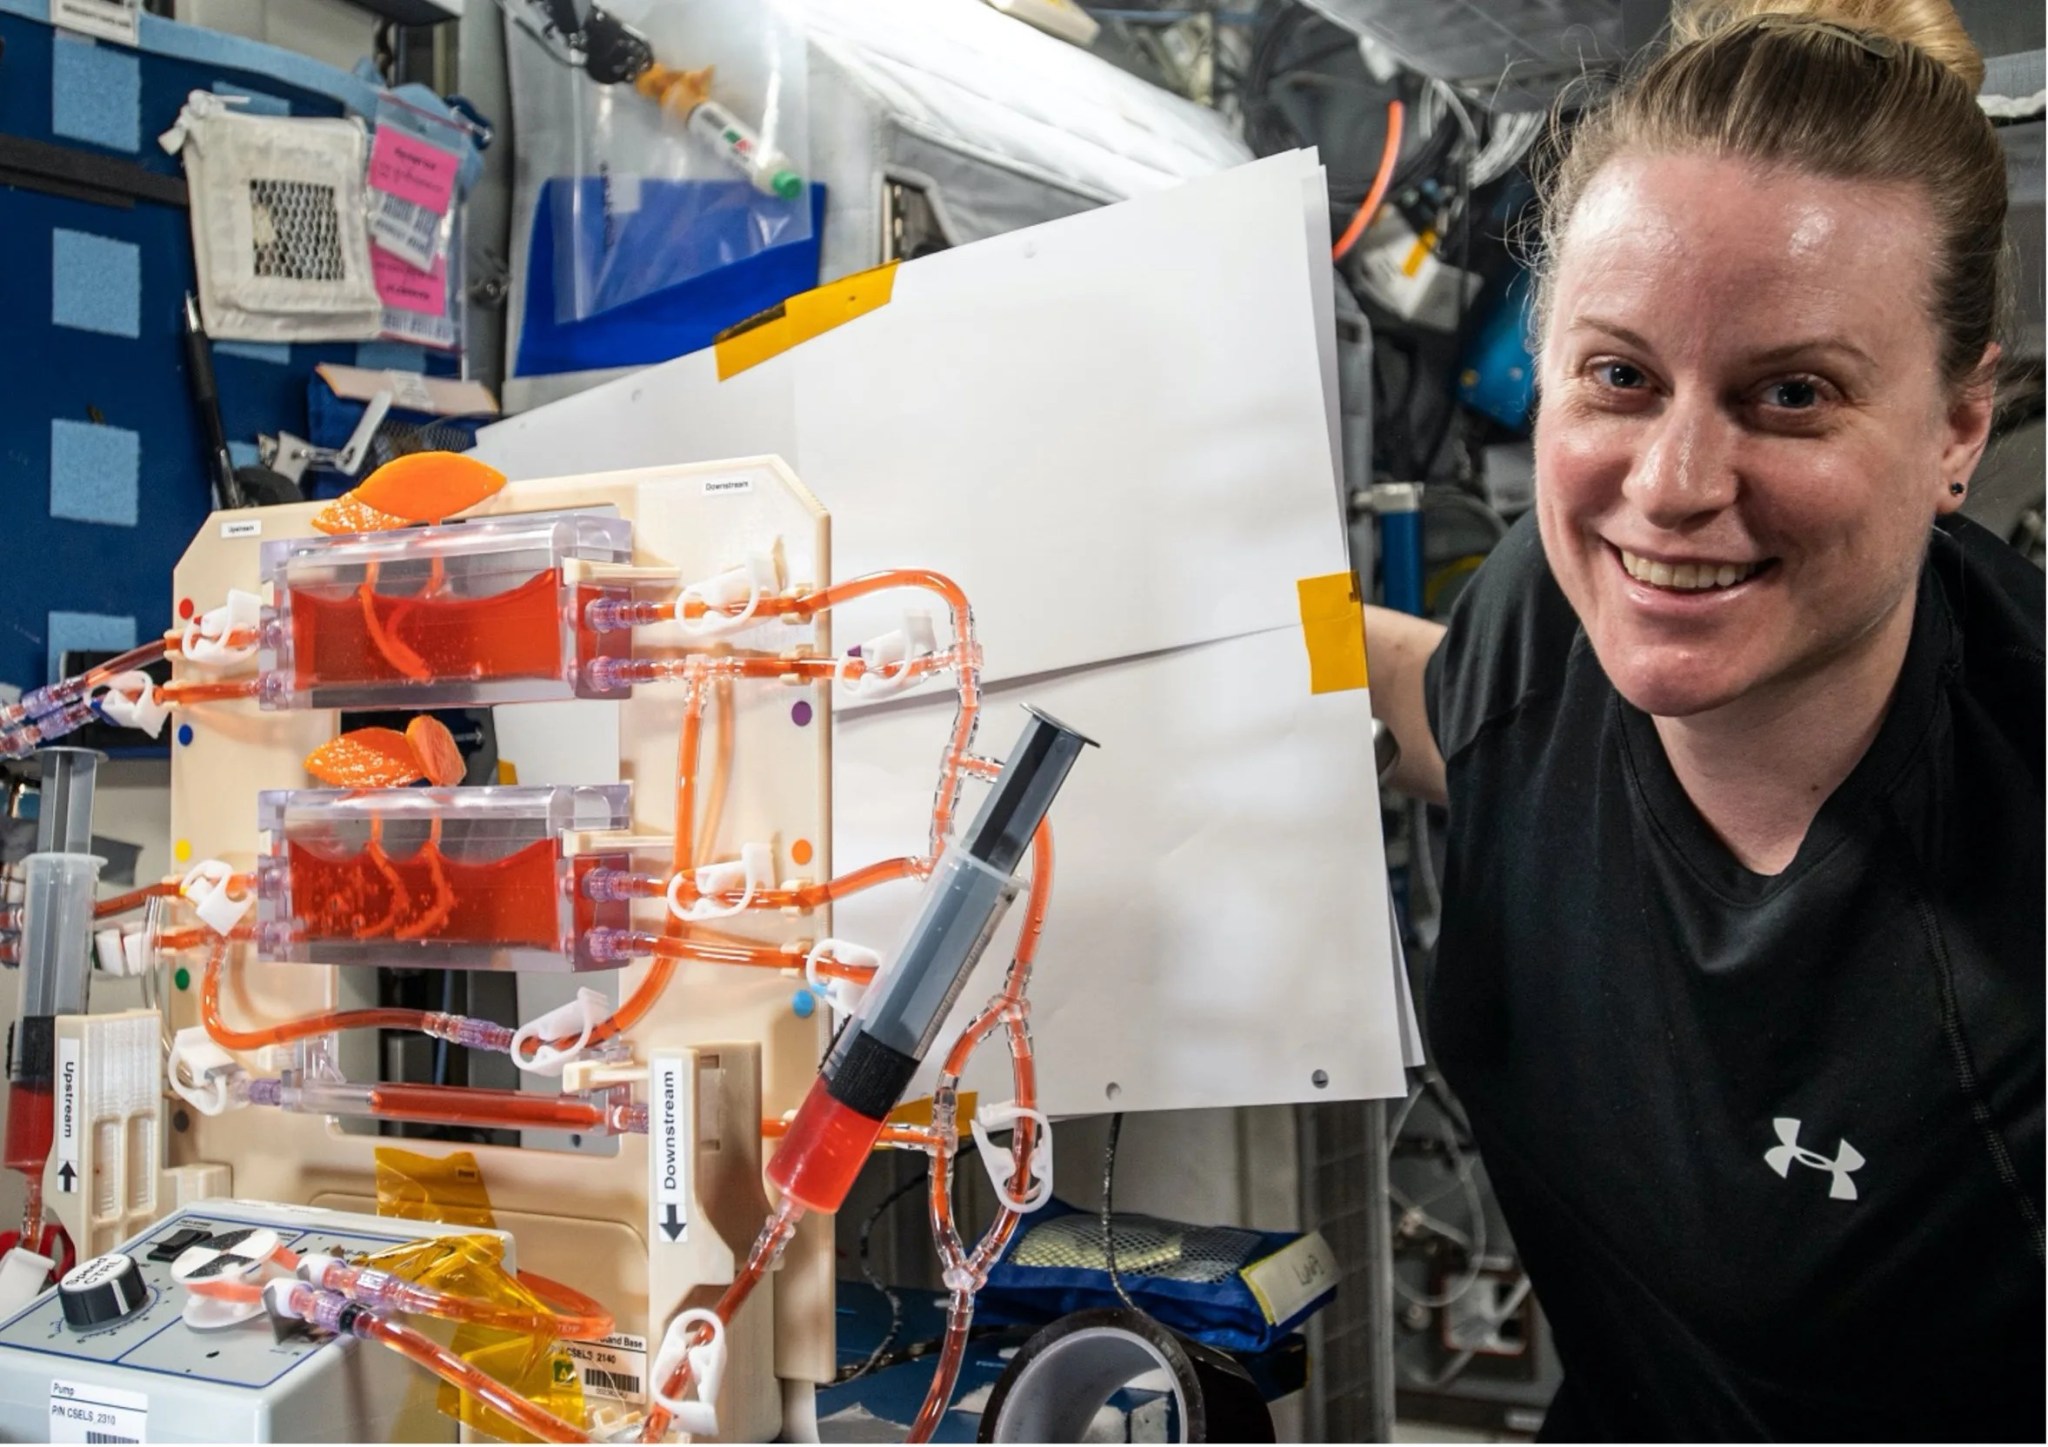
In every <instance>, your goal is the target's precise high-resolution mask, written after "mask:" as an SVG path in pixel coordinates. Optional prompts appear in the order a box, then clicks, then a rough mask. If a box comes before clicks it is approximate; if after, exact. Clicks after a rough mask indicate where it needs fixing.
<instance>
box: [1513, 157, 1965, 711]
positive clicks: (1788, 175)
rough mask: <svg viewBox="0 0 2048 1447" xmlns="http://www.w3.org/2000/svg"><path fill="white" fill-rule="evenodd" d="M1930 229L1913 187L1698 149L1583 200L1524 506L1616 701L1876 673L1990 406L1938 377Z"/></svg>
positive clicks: (1561, 266)
mask: <svg viewBox="0 0 2048 1447" xmlns="http://www.w3.org/2000/svg"><path fill="white" fill-rule="evenodd" d="M1932 235H1933V227H1932V223H1931V219H1930V217H1929V213H1928V208H1927V204H1926V202H1925V201H1924V200H1923V199H1922V197H1921V196H1920V195H1919V194H1918V192H1917V191H1915V190H1913V189H1910V188H1905V187H1899V186H1890V185H1880V184H1874V183H1867V182H1854V181H1841V180H1831V179H1826V178H1821V177H1815V176H1810V175H1803V174H1798V173H1792V172H1782V171H1764V170H1760V169H1759V168H1757V167H1755V166H1753V165H1750V164H1748V163H1744V162H1740V161H1734V160H1728V159H1723V158H1719V157H1715V156H1711V155H1686V154H1681V155H1671V156H1636V157H1630V156H1622V157H1618V158H1616V159H1615V160H1614V161H1611V162H1610V163H1608V165H1606V166H1605V167H1604V168H1603V169H1602V170H1601V171H1600V172H1599V174H1598V175H1597V176H1595V178H1594V179H1593V181H1592V183H1591V184H1590V185H1589V186H1588V187H1587V189H1586V191H1585V193H1584V195H1583V197H1582V198H1581V200H1580V203H1579V207H1578V211H1577V213H1576V214H1575V215H1574V217H1573V219H1572V222H1571V225H1570V227H1569V229H1568V230H1567V232H1566V235H1565V238H1564V241H1563V244H1562V247H1561V248H1560V255H1559V258H1558V270H1557V275H1556V281H1555V288H1554V293H1553V299H1552V307H1551V315H1550V324H1549V329H1548V332H1547V334H1546V337H1545V340H1544V348H1543V358H1542V363H1541V372H1540V375H1541V378H1542V388H1541V396H1542V403H1541V407H1540V410H1539V412H1538V415H1537V426H1536V457H1537V479H1538V484H1537V498H1536V506H1537V512H1538V520H1539V522H1540V524H1541V527H1542V533H1543V544H1544V551H1545V552H1546V553H1547V554H1548V556H1549V559H1550V566H1551V570H1552V572H1553V573H1555V574H1556V576H1557V580H1558V582H1559V584H1560V585H1561V586H1562V587H1563V589H1564V591H1565V594H1566V596H1567V597H1568V598H1569V599H1570V600H1571V603H1572V606H1573V607H1574V608H1575V609H1576V610H1577V612H1578V615H1579V618H1580V620H1581V622H1583V623H1584V625H1585V628H1586V631H1587V634H1588V636H1589V637H1590V639H1591V641H1592V644H1593V647H1594V650H1595V652H1596V653H1597V654H1598V656H1599V659H1600V663H1601V666H1602V667H1603V668H1604V669H1605V670H1606V672H1607V675H1608V677H1609V678H1610V679H1612V680H1613V683H1614V686H1615V687H1616V688H1617V689H1618V690H1619V691H1620V693H1621V694H1622V696H1623V697H1624V698H1626V699H1628V700H1629V702H1631V703H1632V704H1634V705H1635V706H1636V707H1638V708H1640V709H1642V710H1644V711H1645V712H1647V713H1651V714H1655V715H1660V716H1664V717H1684V716H1686V715H1691V714H1698V713H1701V712H1704V711H1706V710H1709V709H1714V708H1718V707H1720V706H1722V705H1724V704H1728V703H1731V702H1733V701H1735V700H1737V699H1740V698H1742V697H1744V696H1745V695H1749V694H1752V693H1753V691H1756V690H1759V689H1773V687H1774V686H1777V687H1779V688H1782V687H1783V686H1786V685H1792V686H1797V685H1798V684H1800V683H1801V682H1802V681H1804V680H1808V679H1811V678H1814V677H1816V676H1823V675H1829V674H1831V673H1832V672H1833V671H1834V670H1835V669H1837V668H1840V667H1843V666H1848V667H1854V666H1855V664H1856V662H1857V661H1858V660H1859V659H1864V658H1871V657H1878V656H1879V655H1880V654H1881V652H1882V650H1880V649H1879V648H1877V646H1876V641H1877V640H1878V639H1880V638H1881V637H1883V636H1885V626H1886V625H1887V624H1888V623H1889V624H1892V625H1893V626H1894V628H1899V627H1901V626H1902V624H1903V621H1904V619H1905V618H1906V617H1908V616H1909V615H1908V614H1906V613H1905V612H1904V611H1903V610H1904V609H1905V608H1906V607H1907V606H1908V605H1909V601H1910V598H1911V590H1912V588H1913V586H1914V582H1915V580H1916V578H1917V577H1918V574H1919V568H1920V562H1921V557H1922V554H1923V552H1924V549H1925V547H1926V541H1927V531H1928V525H1929V523H1930V521H1931V519H1932V518H1933V516H1934V514H1936V513H1937V512H1946V511H1951V510H1953V509H1954V508H1955V507H1956V506H1957V505H1958V503H1959V500H1958V499H1957V498H1955V497H1954V496H1952V495H1951V492H1950V484H1951V483H1955V482H1961V481H1964V480H1966V479H1967V478H1968V476H1969V474H1970V471H1971V469H1972V468H1973V467H1974V466H1975V464H1976V460H1977V455H1978V454H1979V453H1980V452H1981V451H1982V449H1983V442H1984V434H1985V431H1986V429H1987V428H1988V426H1989V411H1990V403H1989V397H1988V395H1977V394H1972V396H1971V397H1969V398H1966V399H1962V400H1958V399H1956V398H1953V397H1952V396H1951V395H1950V389H1948V388H1946V387H1945V386H1944V385H1943V383H1942V380H1941V377H1940V374H1939V369H1938V365H1937V349H1938V345H1939V338H1938V337H1937V335H1936V333H1935V330H1934V327H1933V325H1932V323H1931V321H1930V320H1929V288H1930V285H1931V264H1930V261H1929V257H1930V255H1931V253H1932ZM1986 391H1987V393H1988V389H1986ZM1894 636H1898V635H1894ZM1893 661H1894V663H1895V658H1894V660H1893Z"/></svg>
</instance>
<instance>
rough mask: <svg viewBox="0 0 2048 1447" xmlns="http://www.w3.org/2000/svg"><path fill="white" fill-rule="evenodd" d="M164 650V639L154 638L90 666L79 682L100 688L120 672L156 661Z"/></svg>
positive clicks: (89, 687) (162, 654)
mask: <svg viewBox="0 0 2048 1447" xmlns="http://www.w3.org/2000/svg"><path fill="white" fill-rule="evenodd" d="M164 651H165V643H164V640H163V639H161V638H158V639H154V640H152V641H150V642H148V643H145V644H143V645H142V646H141V647H140V648H131V649H129V650H128V651H127V652H126V653H124V654H122V655H121V656H120V657H118V658H109V659H108V660H107V661H106V662H105V663H102V664H99V665H97V666H96V667H93V668H88V669H87V670H86V671H85V672H84V673H81V674H80V675H79V676H78V682H79V684H80V686H81V687H84V688H87V689H94V688H98V687H99V686H100V685H101V684H103V683H106V682H108V681H109V680H110V679H112V678H114V677H115V676H117V675H119V674H123V673H127V672H129V671H130V670H132V669H137V668H142V667H145V666H146V665H148V664H151V663H155V662H156V661H157V660H158V659H160V658H162V657H163V656H164Z"/></svg>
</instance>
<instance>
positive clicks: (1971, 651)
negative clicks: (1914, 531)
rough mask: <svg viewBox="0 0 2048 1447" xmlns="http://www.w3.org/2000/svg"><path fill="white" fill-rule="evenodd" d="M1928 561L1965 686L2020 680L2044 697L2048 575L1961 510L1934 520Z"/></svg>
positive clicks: (2018, 684) (2011, 683) (2015, 684)
mask: <svg viewBox="0 0 2048 1447" xmlns="http://www.w3.org/2000/svg"><path fill="white" fill-rule="evenodd" d="M1927 565H1928V569H1929V571H1930V572H1931V573H1932V574H1933V578H1934V583H1935V586H1936V587H1937V588H1939V589H1940V590H1941V596H1942V600H1943V601H1944V602H1945V603H1946V604H1947V605H1948V612H1949V616H1950V618H1952V619H1953V620H1954V623H1955V629H1956V634H1957V637H1958V639H1959V641H1960V643H1961V659H1962V668H1963V674H1964V677H1965V680H1966V686H1972V687H1974V686H1976V685H1977V684H1980V683H1983V684H1999V685H2001V686H2011V687H2019V688H2022V689H2025V690H2027V691H2030V692H2031V693H2032V694H2033V696H2034V697H2035V698H2036V699H2039V698H2040V697H2041V696H2042V690H2043V675H2042V657H2043V650H2042V634H2043V617H2042V615H2043V609H2044V603H2048V578H2044V576H2043V574H2042V572H2041V570H2040V569H2039V568H2037V567H2035V566H2034V565H2033V564H2032V563H2030V562H2029V561H2027V559H2026V558H2024V557H2022V556H2021V555H2020V554H2019V552H2018V551H2016V550H2015V549H2014V548H2012V547H2011V546H2010V545H2008V544H2007V543H2006V542H2005V541H2004V540H2003V539H2001V538H2000V537H1999V536H1998V535H1997V534H1995V533H1993V532H1991V531H1989V530H1988V529H1986V528H1984V527H1981V526H1979V525H1978V524H1977V523H1974V522H1972V521H1970V520H1969V519H1968V518H1966V517H1961V516H1957V517H1950V518H1943V519H1942V520H1941V521H1940V522H1939V523H1938V524H1936V525H1935V529H1934V538H1933V541H1932V542H1931V543H1930V544H1929V547H1928V553H1927Z"/></svg>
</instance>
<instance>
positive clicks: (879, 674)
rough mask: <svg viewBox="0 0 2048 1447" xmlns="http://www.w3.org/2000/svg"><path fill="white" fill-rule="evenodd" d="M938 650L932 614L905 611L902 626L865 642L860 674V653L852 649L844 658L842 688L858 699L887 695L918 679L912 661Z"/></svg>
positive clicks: (840, 675)
mask: <svg viewBox="0 0 2048 1447" xmlns="http://www.w3.org/2000/svg"><path fill="white" fill-rule="evenodd" d="M938 651H939V640H938V635H937V634H936V633H935V632H933V630H932V615H931V614H929V613H905V614H904V615H903V626H902V627H901V628H898V629H896V630H895V631H893V632H890V633H884V634H882V635H881V637H879V638H870V639H869V640H868V641H867V642H865V643H863V644H861V646H860V653H859V655H858V662H859V663H860V664H861V665H862V667H861V671H860V672H859V673H854V672H853V665H854V663H855V661H856V656H855V655H854V654H853V653H850V652H849V653H847V654H845V655H843V656H842V657H841V658H840V660H839V667H838V668H837V669H836V670H835V671H834V677H835V678H836V679H837V680H838V683H839V686H840V687H841V688H843V689H845V690H846V691H847V692H848V693H850V694H852V695H853V696H854V697H856V698H887V697H888V696H889V695H891V694H895V693H901V692H902V691H903V690H904V689H906V688H908V687H910V685H911V684H912V683H914V682H916V681H917V675H916V672H915V670H914V669H913V668H912V667H911V665H912V664H914V663H916V662H917V661H918V660H919V659H924V658H929V657H931V656H932V655H933V654H934V653H936V652H938Z"/></svg>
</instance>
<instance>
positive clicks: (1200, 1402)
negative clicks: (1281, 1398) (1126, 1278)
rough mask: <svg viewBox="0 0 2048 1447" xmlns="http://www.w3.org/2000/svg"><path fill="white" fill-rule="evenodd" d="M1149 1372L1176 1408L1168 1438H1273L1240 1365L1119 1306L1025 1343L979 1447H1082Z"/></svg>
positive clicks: (999, 1387)
mask: <svg viewBox="0 0 2048 1447" xmlns="http://www.w3.org/2000/svg"><path fill="white" fill-rule="evenodd" d="M1155 1371H1163V1372H1165V1373H1166V1376H1167V1380H1168V1381H1169V1382H1170V1383H1171V1384H1172V1390H1173V1395H1174V1398H1175V1404H1176V1405H1177V1406H1178V1407H1179V1409H1180V1413H1179V1420H1180V1435H1179V1436H1177V1437H1174V1438H1172V1439H1171V1440H1173V1441H1175V1442H1271V1441H1272V1440H1273V1414H1272V1413H1271V1412H1269V1411H1267V1410H1266V1403H1265V1399H1264V1398H1262V1397H1261V1396H1260V1395H1259V1389H1258V1388H1257V1387H1256V1386H1254V1385H1253V1384H1252V1379H1251V1377H1250V1376H1249V1375H1248V1374H1247V1373H1246V1372H1245V1369H1244V1368H1243V1367H1241V1366H1239V1365H1238V1364H1237V1363H1236V1362H1234V1361H1232V1360H1231V1359H1230V1358H1229V1357H1228V1356H1225V1355H1224V1354H1223V1353H1222V1352H1219V1351H1216V1350H1215V1349H1214V1348H1211V1347H1205V1346H1203V1345H1202V1344H1201V1343H1200V1342H1194V1341H1189V1340H1188V1339H1187V1338H1186V1337H1182V1336H1177V1335H1175V1334H1174V1333H1173V1332H1170V1331H1168V1330H1167V1329H1166V1328H1165V1327H1163V1326H1161V1325H1160V1324H1159V1323H1158V1322H1156V1321H1154V1320H1153V1319H1152V1318H1151V1317H1149V1316H1146V1315H1145V1314H1144V1313H1142V1312H1136V1311H1125V1310H1123V1309H1121V1308H1113V1309H1109V1310H1103V1311H1077V1312H1075V1313H1073V1314H1072V1315H1071V1316H1063V1317H1061V1318H1060V1319H1059V1320H1058V1321H1056V1322H1054V1323H1053V1324H1052V1325H1051V1326H1048V1327H1046V1328H1045V1329H1044V1330H1043V1331H1041V1332H1039V1333H1038V1334H1037V1335H1036V1336H1034V1337H1032V1338H1031V1339H1030V1340H1029V1341H1027V1342H1025V1343H1024V1345H1023V1346H1022V1347H1020V1348H1019V1349H1018V1351H1017V1355H1016V1357H1015V1358H1014V1359H1013V1360H1012V1361H1011V1362H1010V1365H1009V1368H1008V1370H1006V1371H1005V1372H1004V1373H1003V1374H1002V1376H1001V1377H1000V1378H998V1379H997V1381H996V1385H995V1390H994V1391H993V1392H991V1393H990V1394H989V1399H988V1406H987V1407H985V1408H983V1409H982V1414H981V1432H980V1440H981V1441H983V1442H1079V1441H1080V1440H1081V1438H1082V1435H1083V1434H1084V1433H1085V1432H1086V1431H1087V1430H1088V1426H1089V1424H1090V1423H1091V1422H1093V1421H1094V1420H1095V1414H1096V1413H1097V1412H1099V1411H1101V1410H1102V1408H1103V1405H1104V1404H1105V1403H1107V1402H1108V1401H1109V1399H1110V1398H1111V1397H1112V1396H1114V1395H1115V1394H1116V1393H1117V1392H1118V1391H1119V1390H1120V1389H1122V1388H1124V1387H1127V1386H1129V1385H1130V1384H1131V1383H1132V1382H1134V1381H1136V1380H1137V1379H1138V1378H1139V1377H1142V1376H1145V1375H1146V1374H1147V1373H1150V1372H1155Z"/></svg>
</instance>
